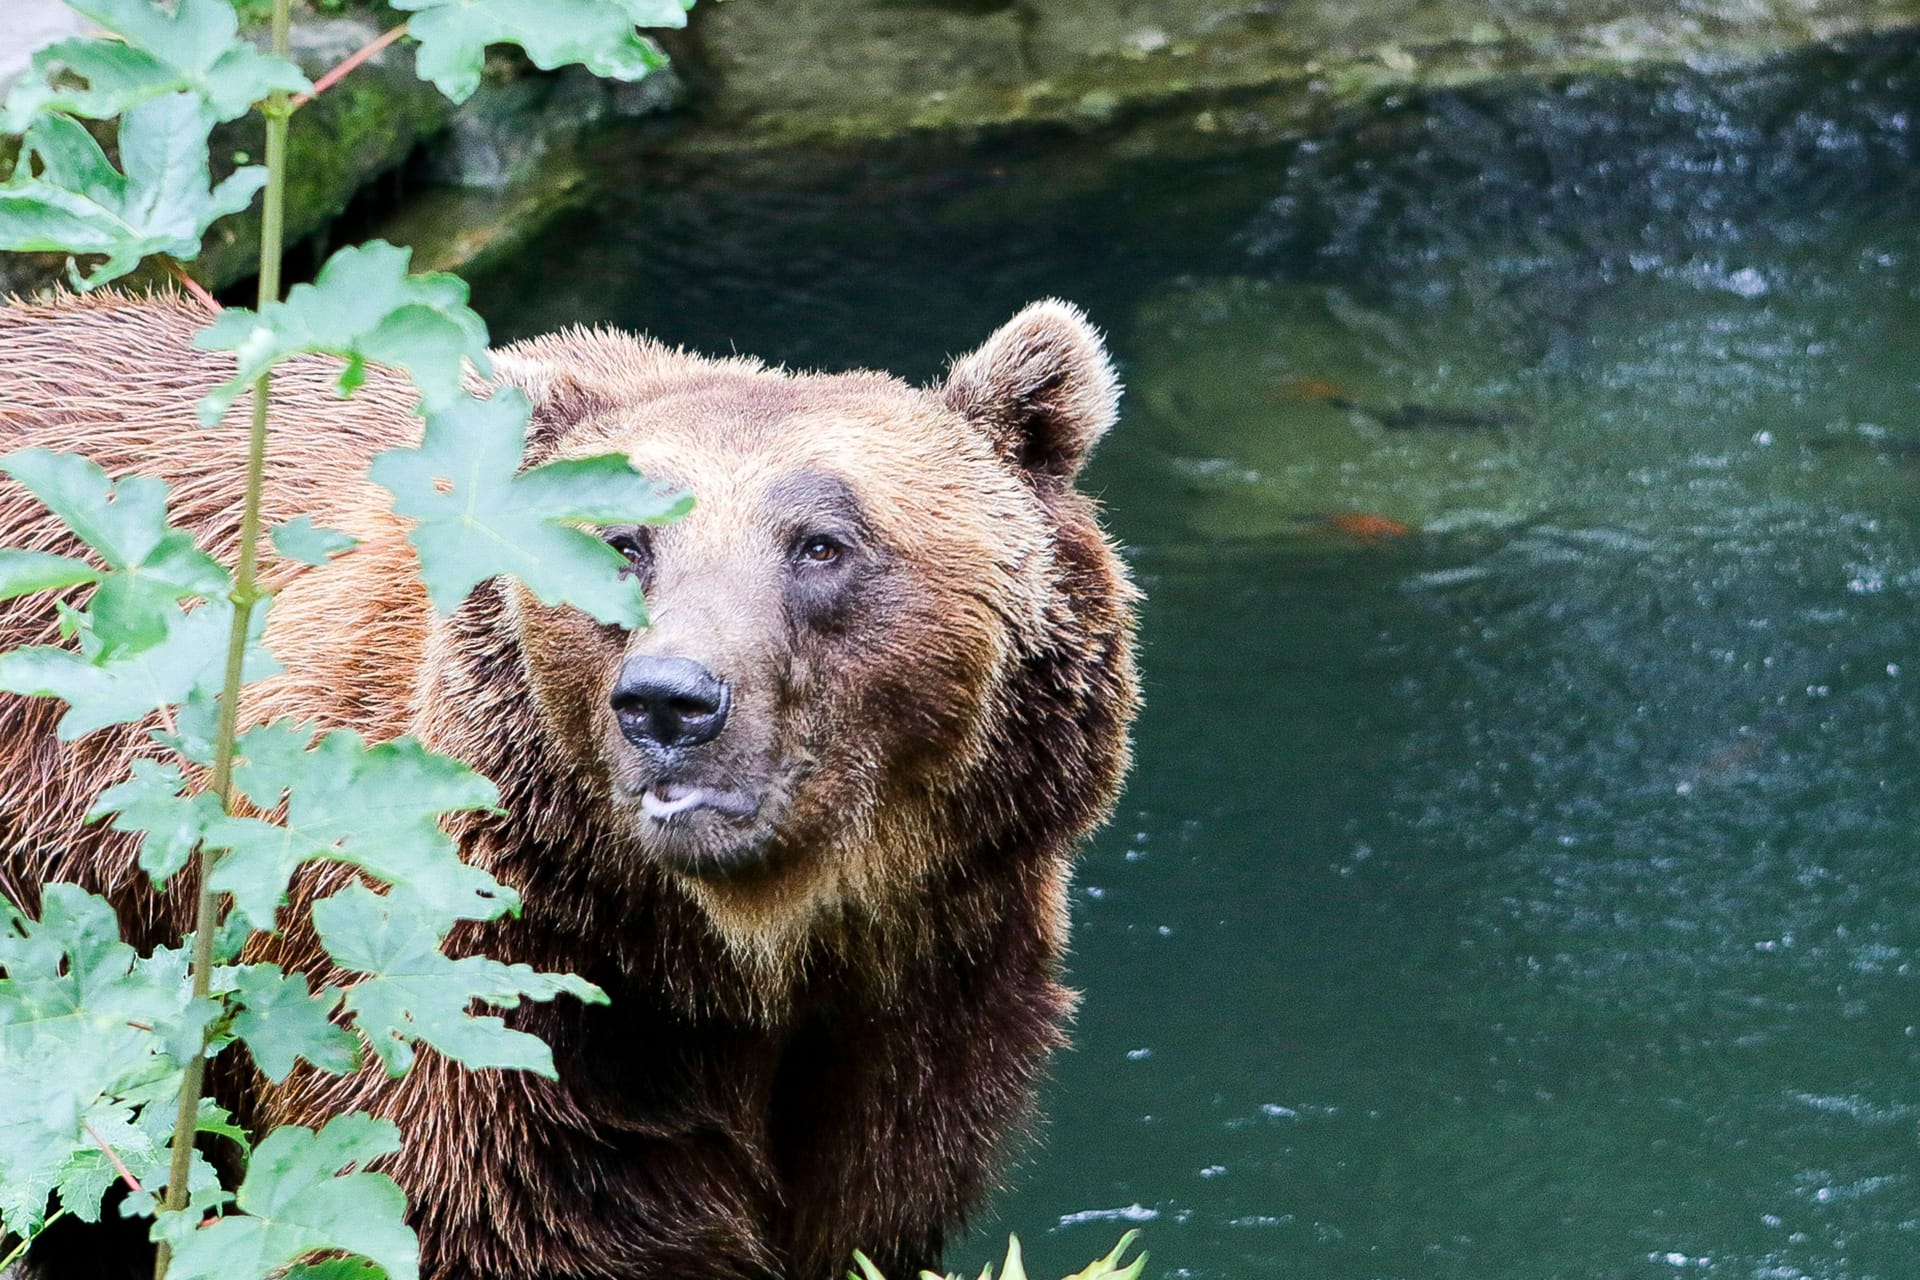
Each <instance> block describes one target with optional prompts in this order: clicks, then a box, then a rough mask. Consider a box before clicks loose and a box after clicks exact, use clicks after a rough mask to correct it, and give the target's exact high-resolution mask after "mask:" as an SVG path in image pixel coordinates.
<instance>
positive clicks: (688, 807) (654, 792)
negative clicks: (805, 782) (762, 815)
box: [640, 781, 760, 825]
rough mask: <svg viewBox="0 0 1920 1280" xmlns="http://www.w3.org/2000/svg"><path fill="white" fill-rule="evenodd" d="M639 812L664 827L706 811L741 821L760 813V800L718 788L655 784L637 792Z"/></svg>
mask: <svg viewBox="0 0 1920 1280" xmlns="http://www.w3.org/2000/svg"><path fill="white" fill-rule="evenodd" d="M640 811H641V812H642V813H644V814H646V815H647V818H648V819H649V820H650V821H652V822H655V823H659V824H661V825H665V824H667V823H670V822H673V821H675V820H676V819H679V818H680V817H681V816H682V815H683V814H691V813H698V812H702V811H705V812H710V813H713V814H716V815H717V816H719V817H722V818H731V819H734V820H736V821H745V820H747V819H750V818H752V817H753V816H754V815H756V814H758V813H759V812H760V800H759V798H758V797H756V796H750V795H748V794H747V793H746V792H744V791H732V790H727V789H725V788H721V787H703V786H698V785H695V784H693V783H690V782H664V781H662V782H655V783H654V784H653V785H652V786H650V787H648V788H647V789H646V790H645V791H642V792H641V793H640Z"/></svg>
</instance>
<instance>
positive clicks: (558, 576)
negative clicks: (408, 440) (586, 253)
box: [367, 390, 693, 628]
mask: <svg viewBox="0 0 1920 1280" xmlns="http://www.w3.org/2000/svg"><path fill="white" fill-rule="evenodd" d="M527 415H528V405H527V401H526V397H524V396H522V395H521V394H520V393H519V392H518V391H516V390H503V391H498V392H496V393H494V395H493V397H492V398H491V399H488V400H473V399H463V400H461V401H460V402H459V403H458V404H457V405H455V406H454V407H453V408H452V409H450V410H448V411H446V412H443V413H436V414H433V415H432V416H430V417H429V418H428V419H427V426H426V432H425V434H424V436H423V438H422V440H421V442H420V445H419V447H418V448H411V449H389V450H387V451H386V452H385V453H382V454H380V455H379V456H378V457H376V458H375V459H374V460H373V466H372V467H371V468H369V470H368V472H367V474H368V476H369V477H370V478H371V479H372V480H373V481H374V483H376V484H379V485H382V486H384V487H385V488H386V489H387V490H388V491H389V492H391V493H392V494H393V509H394V510H395V511H396V512H398V513H399V514H401V515H403V516H406V517H407V518H409V519H411V520H413V521H414V522H415V524H414V529H413V532H412V533H410V534H409V535H408V540H409V541H410V542H412V543H413V545H414V548H415V549H416V550H417V551H418V552H419V556H420V576H421V577H422V578H424V579H425V580H426V583H427V590H428V593H429V594H430V595H431V596H432V597H433V602H434V605H435V606H436V607H437V608H438V609H439V610H440V611H441V612H442V613H451V612H452V611H453V610H454V608H455V607H457V606H458V605H459V603H460V602H461V601H462V600H464V599H466V596H467V593H468V592H469V591H471V590H473V588H474V586H475V585H476V584H477V583H480V582H483V581H485V580H486V579H488V578H492V577H496V576H498V575H499V574H503V573H510V574H512V575H513V576H514V577H516V578H518V579H519V580H520V581H521V583H523V584H524V585H525V586H526V588H527V589H528V590H529V591H531V592H533V593H534V594H535V595H536V596H538V597H539V598H540V599H542V600H544V601H545V602H546V603H548V604H553V605H558V604H571V605H574V606H575V607H577V608H580V609H584V610H586V611H587V612H588V613H590V614H592V615H593V616H594V617H596V618H598V619H599V620H600V621H602V622H610V623H616V624H618V625H620V626H623V627H628V628H632V627H639V626H644V625H645V624H646V620H647V612H646V602H645V601H644V600H643V599H642V598H641V594H640V584H639V583H638V582H637V581H636V580H635V579H634V578H633V576H632V575H631V574H629V573H627V572H626V570H627V567H628V566H627V562H626V559H625V557H623V556H621V554H620V553H619V552H617V551H615V550H614V549H613V548H612V547H610V546H608V545H607V544H606V543H605V542H604V541H602V540H601V539H600V538H598V537H596V536H595V535H593V534H592V533H589V532H587V531H585V530H583V529H580V528H577V527H575V526H576V524H577V523H583V522H584V523H594V524H627V523H637V522H654V523H657V522H660V521H665V520H671V519H673V518H674V517H676V516H679V515H681V514H683V513H684V512H686V510H687V509H688V508H689V507H691V506H692V505H693V504H692V500H691V499H690V498H688V497H686V496H685V495H682V494H675V493H671V492H668V491H666V490H663V489H660V488H658V487H656V486H655V485H654V484H652V483H651V482H650V481H648V480H647V479H646V478H645V477H643V476H642V475H641V474H640V473H639V472H637V471H635V470H634V469H633V464H632V463H631V462H629V461H628V460H627V459H625V458H623V457H619V456H617V455H607V456H603V457H597V458H573V459H568V460H565V461H561V462H550V463H547V464H546V465H545V466H542V467H535V468H534V469H533V470H531V471H526V472H522V471H520V469H519V468H520V462H521V456H522V453H523V452H524V450H525V447H526V424H527Z"/></svg>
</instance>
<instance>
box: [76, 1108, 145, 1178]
mask: <svg viewBox="0 0 1920 1280" xmlns="http://www.w3.org/2000/svg"><path fill="white" fill-rule="evenodd" d="M80 1127H81V1128H83V1129H85V1130H86V1131H87V1136H88V1137H89V1138H92V1139H93V1145H94V1146H96V1147H99V1148H100V1149H101V1150H102V1151H104V1152H106V1153H107V1159H109V1160H111V1161H113V1167H114V1168H115V1169H116V1170H118V1171H119V1173H120V1180H121V1181H122V1182H124V1183H126V1184H127V1187H128V1188H129V1189H130V1190H133V1191H145V1190H146V1188H145V1187H143V1186H141V1185H140V1179H138V1178H136V1177H134V1176H133V1170H131V1169H129V1168H127V1163H126V1161H124V1160H122V1159H121V1158H120V1153H119V1152H118V1151H115V1150H114V1149H113V1147H112V1146H111V1145H110V1144H109V1143H108V1142H107V1140H106V1139H105V1138H103V1137H101V1136H100V1134H99V1132H98V1131H97V1130H96V1129H94V1127H93V1126H92V1125H90V1124H84V1123H83V1124H82V1125H81V1126H80Z"/></svg>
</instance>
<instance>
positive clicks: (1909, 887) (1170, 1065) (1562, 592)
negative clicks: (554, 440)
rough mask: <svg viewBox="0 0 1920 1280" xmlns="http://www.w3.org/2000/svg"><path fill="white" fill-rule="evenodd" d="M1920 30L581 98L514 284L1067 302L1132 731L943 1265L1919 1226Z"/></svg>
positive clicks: (1696, 1253)
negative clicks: (630, 108)
mask: <svg viewBox="0 0 1920 1280" xmlns="http://www.w3.org/2000/svg"><path fill="white" fill-rule="evenodd" d="M1916 87H1920V60H1917V59H1916V50H1915V47H1914V46H1913V44H1912V43H1911V42H1900V41H1893V40H1882V41H1881V42H1880V44H1879V45H1877V46H1875V47H1871V48H1864V47H1863V48H1855V49H1853V50H1848V51H1842V52H1840V53H1836V54H1832V55H1825V54H1823V55H1815V56H1812V57H1810V58H1807V59H1803V60H1802V61H1801V62H1799V63H1796V64H1793V65H1789V66H1785V67H1776V68H1769V69H1764V70H1761V71H1757V72H1746V73H1721V74H1717V75H1715V74H1708V73H1706V72H1698V73H1663V74H1657V75H1656V74H1651V73H1649V74H1646V75H1643V76H1640V77H1638V78H1636V79H1634V80H1632V81H1622V82H1617V83H1600V82H1586V81H1579V80H1571V81H1564V82H1556V83H1554V84H1548V85H1531V86H1524V87H1518V88H1509V89H1504V90H1501V89H1492V88H1489V89H1483V90H1479V91H1474V92H1453V93H1442V92H1435V93H1430V94H1422V95H1408V96H1405V97H1402V98H1398V99H1395V100H1393V101H1389V102H1386V103H1383V104H1381V106H1380V108H1379V110H1378V111H1377V112H1374V113H1371V114H1370V115H1369V116H1367V117H1366V118H1364V119H1353V120H1348V121H1345V122H1340V123H1338V124H1337V126H1336V127H1334V128H1332V129H1330V131H1329V133H1328V134H1327V136H1326V137H1324V138H1321V139H1319V140H1317V141H1315V142H1313V143H1307V144H1294V145H1288V146H1282V147H1275V148H1272V149H1270V150H1266V151H1262V152H1259V153H1255V154H1251V155H1248V154H1242V155H1238V156H1233V157H1231V158H1199V157H1189V158H1187V159H1181V158H1179V157H1171V158H1165V157H1163V158H1155V157H1151V156H1148V157H1138V156H1132V155H1130V154H1127V153H1126V149H1125V148H1124V147H1120V146H1116V145H1113V144H1111V143H1110V142H1109V141H1108V140H1105V139H1101V138H1097V137H1095V138H1085V137H1081V138H1062V139H1057V140H1052V141H1045V142H1028V143H1022V144H1018V145H1013V144H1005V143H1003V144H999V145H995V146H990V147H982V148H979V149H977V150H968V149H964V148H957V147H949V146H933V145H926V146H921V147H908V148H902V149H884V150H879V151H870V152H866V153H862V154H857V155H849V154H838V155H833V154H828V155H814V154H806V155H799V154H796V155H790V156H782V157H778V158H776V159H775V160H773V161H769V160H767V159H764V158H763V159H758V160H748V159H741V158H738V157H728V156H727V155H725V154H724V152H722V151H714V152H711V153H709V154H708V155H707V156H706V158H704V159H698V160H688V159H684V158H683V159H680V160H677V161H674V162H671V163H668V162H665V161H657V160H656V159H655V158H654V156H653V153H652V151H651V148H652V146H653V144H652V142H651V141H650V140H649V139H648V138H646V137H644V136H641V135H638V134H632V135H616V136H611V137H608V138H606V139H604V140H602V142H601V149H600V151H599V152H598V153H597V157H596V167H597V168H598V169H599V171H600V172H601V173H602V174H603V175H607V176H606V177H605V180H604V190H603V193H602V197H601V199H600V201H599V202H598V204H597V205H596V207H595V208H594V209H593V210H592V211H590V212H587V213H583V214H580V215H578V216H576V217H574V218H573V219H572V220H571V221H570V222H569V223H567V224H565V225H563V226H561V227H560V228H558V229H557V230H556V231H555V232H554V234H552V235H551V236H550V237H549V241H548V242H549V243H550V245H551V246H552V247H551V248H550V249H548V250H547V251H545V252H543V253H541V254H539V255H537V256H535V257H533V258H528V259H524V260H522V261H519V262H517V263H515V264H513V265H512V266H510V267H508V268H505V269H503V270H501V271H499V272H497V273H496V274H494V275H493V276H491V277H489V278H486V279H483V280H482V281H480V283H479V287H478V291H477V298H478V301H479V304H480V306H481V308H482V310H483V311H484V312H485V313H486V314H488V316H489V318H490V320H491V321H492V322H493V323H494V325H495V329H496V335H497V336H498V337H501V338H511V337H514V336H519V335H524V334H527V333H531V332H536V331H540V330H543V329H548V328H553V327H557V326H560V325H563V324H570V323H575V322H588V323H596V322H607V323H612V324H617V325H622V326H628V327H633V328H640V329H645V330H648V331H651V332H653V333H655V334H657V335H659V336H661V337H663V338H665V339H667V340H668V341H671V342H676V343H685V344H688V345H690V346H692V347H695V348H697V349H703V350H706V351H710V352H726V351H730V350H736V349H737V350H740V351H746V352H752V353H755V354H758V355H761V356H765V357H768V358H770V359H772V360H776V361H785V362H788V363H790V364H793V365H796V366H815V367H828V368H836V369H837V368H845V367H851V366H856V365H869V366H877V367H885V368H891V369H894V370H896V371H898V372H901V373H903V374H905V375H907V376H910V377H913V378H917V379H925V378H932V377H934V376H936V375H937V374H938V372H939V369H940V367H941V365H942V363H943V361H944V359H945V357H946V356H947V355H949V354H950V353H954V352H959V351H962V350H966V349H968V348H969V347H971V346H972V345H973V344H974V343H976V342H977V341H979V339H980V338H981V337H983V336H984V335H985V334H986V333H987V332H988V331H990V329H991V328H992V327H993V326H994V325H996V324H997V323H999V322H1000V321H1001V320H1003V319H1004V318H1005V317H1006V316H1008V315H1009V314H1011V313H1012V312H1013V310H1015V309H1016V308H1017V307H1018V306H1019V305H1021V304H1022V303H1024V302H1026V301H1028V300H1030V299H1032V298H1035V297H1038V296H1043V295H1047V294H1059V295H1061V296H1065V297H1069V298H1073V299H1075V300H1077V301H1079V302H1081V303H1082V304H1084V305H1085V306H1087V307H1088V308H1089V310H1090V311H1091V312H1092V313H1093V315H1094V317H1095V319H1096V320H1097V321H1098V322H1099V323H1100V324H1102V325H1103V326H1105V327H1106V328H1107V329H1108V330H1109V332H1110V334H1111V337H1112V341H1113V343H1114V346H1115V349H1116V352H1117V355H1118V358H1119V361H1120V364H1121V367H1122V372H1123V376H1124V377H1125V378H1126V380H1127V382H1128V384H1129V392H1128V399H1127V402H1126V409H1125V413H1124V417H1123V420H1122V422H1121V424H1120V426H1119V427H1118V429H1117V430H1116V431H1115V433H1114V434H1113V436H1112V437H1111V438H1110V439H1109V440H1108V441H1107V442H1106V444H1105V445H1104V446H1103V450H1102V453H1101V455H1100V456H1099V458H1098V459H1097V461H1096V464H1095V465H1094V466H1093V468H1092V470H1091V474H1090V476H1089V478H1088V484H1089V485H1090V487H1091V488H1092V489H1093V490H1095V491H1097V492H1098V493H1100V494H1101V495H1102V497H1103V498H1104V501H1105V503H1106V507H1107V515H1108V520H1109V523H1110V527H1111V528H1112V529H1113V531H1114V532H1115V534H1116V535H1117V537H1118V538H1119V539H1121V541H1122V542H1123V543H1124V544H1125V547H1126V552H1127V555H1128V557H1129V559H1130V560H1131V562H1132V564H1133V565H1134V567H1135V570H1136V572H1137V574H1138V575H1139V578H1140V580H1141V582H1142V583H1143V584H1144V586H1145V588H1146V591H1147V605H1146V610H1145V631H1144V635H1143V646H1144V650H1143V652H1144V660H1145V671H1146V687H1147V705H1146V711H1145V713H1144V715H1143V717H1142V720H1141V722H1140V725H1139V738H1138V746H1139V751H1138V760H1137V763H1136V765H1135V768H1134V772H1133V776H1132V782H1131V785H1130V787H1129V789H1128V791H1127V794H1126V796H1125V798H1124V800H1123V802H1122V804H1121V808H1120V811H1119V814H1118V816H1117V817H1116V819H1115V821H1114V823H1113V824H1112V826H1111V827H1110V828H1109V829H1108V830H1107V831H1106V832H1105V833H1104V834H1103V835H1102V836H1101V837H1100V838H1099V839H1098V840H1097V841H1096V842H1095V843H1094V844H1093V846H1092V847H1091V849H1090V850H1089V851H1088V852H1087V854H1086V857H1085V859H1084V862H1083V863H1082V867H1081V871H1080V875H1079V880H1078V885H1077V888H1076V890H1075V894H1074V916H1075V941H1074V951H1073V955H1072V959H1071V971H1072V981H1073V982H1074V984H1075V985H1076V986H1077V987H1079V988H1080V989H1081V990H1082V991H1083V992H1084V993H1085V1001H1084V1005H1083V1007H1082V1010H1081V1013H1080V1015H1079V1020H1078V1025H1077V1028H1076V1031H1075V1048H1074V1049H1073V1051H1071V1052H1070V1053H1067V1054H1064V1055H1062V1056H1061V1057H1060V1058H1059V1060H1058V1062H1057V1066H1056V1072H1055V1078H1054V1080H1053V1082H1052V1084H1051V1085H1050V1087H1049V1089H1048V1091H1047V1094H1046V1098H1045V1102H1044V1111H1045V1115H1046V1119H1045V1122H1044V1124H1043V1126H1042V1128H1041V1134H1040V1140H1039V1141H1038V1142H1037V1143H1036V1144H1034V1145H1032V1146H1030V1147H1029V1148H1028V1149H1026V1151H1025V1152H1024V1153H1023V1156H1022V1158H1021V1160H1020V1161H1019V1163H1018V1165H1017V1166H1016V1167H1015V1168H1014V1170H1013V1171H1012V1173H1011V1176H1010V1182H1009V1186H1008V1188H1007V1190H1005V1191H1004V1192H1003V1193H1002V1194H1001V1195H1000V1196H999V1197H998V1198H997V1199H995V1200H994V1202H993V1203H992V1205H991V1206H990V1210H989V1212H988V1213H987V1214H985V1215H983V1219H982V1221H981V1223H980V1224H979V1228H978V1230H977V1231H976V1232H975V1233H974V1234H973V1235H972V1236H971V1237H969V1238H968V1239H967V1240H965V1241H963V1242H961V1243H960V1244H959V1245H958V1246H957V1247H956V1248H955V1249H954V1250H953V1256H952V1257H951V1258H950V1259H949V1261H950V1262H951V1263H952V1264H954V1265H956V1266H958V1265H966V1266H968V1267H970V1268H972V1269H974V1270H977V1269H978V1267H979V1266H980V1265H981V1263H982V1262H983V1261H984V1260H985V1259H986V1258H987V1257H988V1256H989V1255H990V1254H992V1253H993V1252H994V1251H995V1250H996V1248H997V1247H998V1245H997V1244H996V1241H999V1240H1001V1239H1003V1237H1004V1235H1005V1233H1006V1232H1007V1231H1009V1230H1012V1231H1018V1232H1019V1233H1021V1235H1022V1237H1023V1239H1024V1242H1025V1244H1026V1246H1027V1251H1028V1257H1029V1260H1030V1262H1032V1263H1034V1264H1035V1265H1034V1268H1033V1269H1034V1272H1035V1274H1036V1275H1038V1274H1040V1273H1041V1272H1042V1271H1046V1272H1048V1273H1049V1274H1053V1275H1058V1274H1060V1273H1061V1272H1063V1271H1066V1270H1069V1269H1072V1268H1075V1267H1078V1266H1080V1265H1082V1264H1084V1263H1085V1262H1086V1261H1087V1260H1088V1259H1089V1258H1092V1257H1094V1256H1097V1255H1098V1254H1100V1253H1102V1252H1104V1251H1105V1250H1106V1248H1107V1247H1108V1246H1109V1245H1110V1244H1111V1243H1112V1241H1113V1240H1114V1239H1115V1238H1116V1237H1117V1236H1118V1235H1119V1234H1120V1232H1121V1231H1122V1230H1124V1229H1126V1228H1127V1227H1129V1226H1134V1225H1138V1226H1140V1227H1142V1228H1143V1229H1144V1231H1145V1237H1146V1243H1147V1245H1148V1247H1149V1248H1150V1249H1151V1252H1152V1254H1153V1259H1152V1263H1151V1265H1150V1267H1149V1269H1148V1275H1150V1276H1191V1277H1220V1278H1229V1277H1232V1278H1241V1280H1252V1278H1254V1277H1270V1276H1278V1277H1285V1276H1299V1277H1313V1280H1376V1278H1387V1277H1406V1278H1409V1280H1451V1278H1454V1277H1459V1278H1462V1280H1465V1278H1467V1277H1472V1278H1473V1280H1549V1278H1553V1280H1613V1278H1614V1277H1623V1278H1625V1277H1661V1276H1684V1277H1691V1276H1717V1277H1756V1278H1758V1277H1767V1278H1769V1280H1791V1278H1796V1277H1822V1278H1826V1280H1841V1278H1842V1277H1845V1278H1848V1280H1864V1278H1865V1277H1897V1276H1911V1275H1912V1274H1914V1269H1913V1268H1914V1258H1915V1257H1916V1256H1920V1159H1917V1158H1916V1157H1917V1156H1920V1149H1917V1144H1916V1130H1917V1128H1920V1027H1917V1025H1916V1024H1920V998H1916V995H1917V992H1920V985H1917V983H1920V977H1917V976H1916V974H1915V973H1914V972H1913V966H1914V963H1915V960H1916V954H1917V953H1916V948H1920V857H1916V852H1917V849H1920V842H1917V841H1916V828H1917V827H1920V770H1916V768H1915V747H1916V744H1917V743H1920V696H1916V690H1920V646H1916V636H1920V357H1917V356H1916V353H1917V352H1920V156H1917V155H1916V149H1917V147H1920V131H1917V130H1916V124H1915V121H1914V120H1913V118H1912V115H1911V111H1912V104H1913V103H1915V102H1917V101H1920V95H1916V93H1915V89H1916ZM682 154H683V155H684V153H682ZM613 175H618V176H617V178H616V177H615V176H613Z"/></svg>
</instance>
